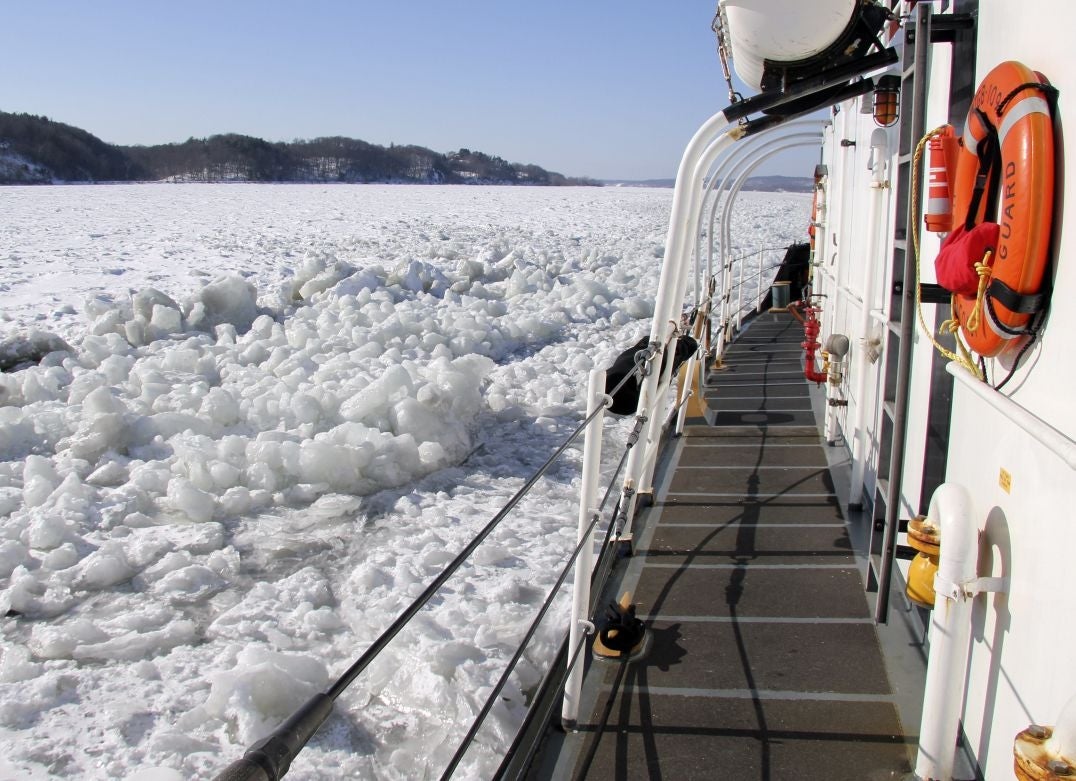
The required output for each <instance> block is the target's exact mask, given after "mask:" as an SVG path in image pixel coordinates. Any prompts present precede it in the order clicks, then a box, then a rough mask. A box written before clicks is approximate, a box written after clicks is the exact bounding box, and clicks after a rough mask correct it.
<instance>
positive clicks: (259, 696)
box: [204, 646, 329, 743]
mask: <svg viewBox="0 0 1076 781" xmlns="http://www.w3.org/2000/svg"><path fill="white" fill-rule="evenodd" d="M212 680H213V685H212V688H211V689H210V692H209V697H208V699H207V700H206V703H205V706H204V707H205V710H206V712H208V713H209V714H210V715H212V716H216V717H217V718H227V719H229V720H231V719H235V721H236V723H237V727H238V735H237V737H238V739H239V742H241V743H250V742H252V741H255V740H257V739H259V738H261V737H264V736H265V735H266V734H268V733H269V731H270V730H272V729H273V728H274V727H276V726H277V724H279V723H280V721H281V720H283V719H284V718H285V717H287V716H289V715H290V714H291V713H292V711H294V710H295V709H296V708H298V707H299V706H300V705H302V704H303V703H304V702H306V701H307V700H308V699H309V698H310V697H312V696H313V695H315V694H317V693H318V692H320V691H322V690H323V689H324V688H325V686H326V685H327V683H328V680H329V675H328V671H327V670H326V669H325V665H324V664H323V663H322V662H321V661H320V660H318V659H315V658H313V657H311V656H299V655H294V654H282V653H277V652H275V651H270V650H269V649H267V648H264V647H262V646H247V647H245V648H243V649H242V650H241V651H240V652H239V654H238V656H237V657H236V661H235V666H234V667H233V668H232V669H231V670H229V671H227V672H219V673H216V674H214V675H213V676H212Z"/></svg>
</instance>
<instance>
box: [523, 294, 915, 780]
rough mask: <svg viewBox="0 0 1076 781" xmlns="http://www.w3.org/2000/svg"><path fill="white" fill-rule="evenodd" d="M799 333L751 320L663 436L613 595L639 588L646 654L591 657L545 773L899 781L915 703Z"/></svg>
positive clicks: (788, 323) (782, 320)
mask: <svg viewBox="0 0 1076 781" xmlns="http://www.w3.org/2000/svg"><path fill="white" fill-rule="evenodd" d="M802 339H803V331H802V327H801V326H800V324H799V323H797V322H796V321H795V320H793V319H792V318H791V317H790V316H788V315H787V314H778V313H767V314H765V315H762V316H760V317H758V318H756V320H755V321H754V322H753V323H752V324H751V326H750V327H749V328H748V329H747V330H745V331H744V332H743V334H742V335H741V337H740V338H739V339H738V340H737V341H736V342H735V343H734V344H732V345H731V346H730V347H729V349H728V350H727V352H726V364H727V367H726V368H725V369H724V370H723V371H720V372H712V373H711V374H710V375H709V377H708V378H707V382H706V386H707V390H706V401H707V404H708V406H709V412H708V413H707V419H706V420H703V419H695V420H694V421H693V423H692V424H691V425H689V426H687V427H686V429H685V436H683V437H682V438H680V439H679V440H678V441H677V442H676V443H675V448H674V450H673V452H672V454H671V457H670V460H669V462H668V464H667V465H666V468H665V469H664V470H663V472H662V473H661V477H660V481H659V483H658V486H657V489H656V493H655V500H654V502H653V504H652V506H650V507H648V508H647V509H645V510H644V511H643V512H642V513H640V516H639V518H638V519H637V525H636V535H637V542H636V545H635V550H634V554H633V556H632V557H631V558H630V559H629V560H628V562H629V563H628V565H627V567H626V568H625V569H624V572H623V577H622V579H621V580H620V582H619V583H618V584H617V586H616V589H617V591H616V594H619V593H621V592H622V591H630V592H631V593H632V595H633V596H632V600H633V601H634V602H635V603H636V604H637V609H638V614H639V617H640V618H642V619H644V622H645V624H646V626H647V635H648V636H647V638H646V643H645V646H644V648H643V650H642V651H641V653H639V654H638V655H637V658H634V659H631V660H628V661H621V660H607V659H597V658H594V659H591V660H590V661H589V670H588V673H587V684H586V687H585V690H584V702H583V706H584V707H583V711H582V713H583V714H585V715H584V716H582V717H581V718H580V720H579V722H578V723H577V724H576V725H575V726H574V729H572V730H570V731H568V732H567V733H566V734H565V735H564V736H563V738H562V740H563V745H562V746H561V748H560V751H559V752H557V754H558V755H559V759H558V760H557V762H556V766H555V767H553V768H549V767H548V766H547V769H546V771H545V772H544V773H540V774H539V775H547V774H548V775H550V776H551V777H555V778H573V779H621V778H676V779H713V778H735V779H741V780H742V779H756V778H757V779H781V778H799V779H815V778H817V779H823V778H824V779H827V781H837V780H838V779H850V780H851V779H855V780H856V781H862V779H872V780H873V779H891V778H905V777H907V775H908V774H909V773H910V771H911V760H912V757H911V753H910V751H911V748H912V747H913V746H914V742H915V738H914V736H909V735H907V732H906V730H905V728H904V727H903V726H902V722H901V712H902V711H901V707H900V705H901V702H900V699H901V697H902V696H908V694H909V693H908V692H906V691H905V692H896V693H895V691H894V687H893V686H892V685H891V683H890V678H891V676H890V672H891V670H892V665H889V666H888V667H887V661H886V658H885V655H884V654H883V645H884V644H885V643H886V642H887V641H886V640H885V638H884V637H883V639H882V642H880V640H879V632H878V630H877V628H876V626H875V624H874V621H873V619H872V617H871V611H870V603H869V602H868V595H867V594H866V593H865V591H864V584H863V578H862V574H861V573H862V571H863V569H864V568H863V564H862V563H863V558H862V555H857V551H856V547H857V546H856V545H855V544H854V542H853V541H854V540H855V539H856V538H857V537H858V536H860V535H857V533H856V529H855V528H854V524H850V523H849V521H848V519H847V518H846V512H845V510H843V509H842V503H841V501H840V497H839V496H838V492H837V490H836V489H835V483H834V480H833V477H832V474H831V467H832V463H831V462H832V457H831V456H828V455H827V452H826V451H827V448H825V447H824V444H825V443H824V442H823V440H822V438H821V437H820V431H819V427H818V425H817V423H816V419H817V418H816V410H817V408H818V406H819V399H820V396H819V395H818V393H817V392H815V393H814V398H813V399H812V391H811V387H810V386H809V384H808V383H807V382H806V380H805V379H804V377H803V372H802V355H803V351H802V349H801V348H800V342H801V341H802ZM859 523H860V525H861V524H862V520H860V521H859ZM613 596H614V597H615V595H613ZM883 634H884V631H883ZM905 718H906V719H907V715H906V714H905Z"/></svg>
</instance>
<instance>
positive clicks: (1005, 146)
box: [953, 61, 1054, 358]
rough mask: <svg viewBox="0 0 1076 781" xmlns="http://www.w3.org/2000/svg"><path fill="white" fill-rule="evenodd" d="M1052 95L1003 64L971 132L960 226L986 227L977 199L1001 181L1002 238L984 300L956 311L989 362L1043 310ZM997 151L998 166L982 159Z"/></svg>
mask: <svg viewBox="0 0 1076 781" xmlns="http://www.w3.org/2000/svg"><path fill="white" fill-rule="evenodd" d="M1052 92H1053V89H1052V88H1051V87H1049V86H1048V84H1047V83H1046V79H1045V78H1044V77H1043V76H1042V75H1041V74H1039V73H1036V72H1035V71H1033V70H1031V69H1030V68H1028V67H1027V66H1026V65H1023V64H1022V63H1019V62H1014V61H1009V62H1003V63H1001V64H1000V65H998V66H997V67H995V68H994V69H993V70H992V71H990V73H989V74H987V76H986V78H985V79H983V81H982V83H981V84H980V85H979V89H978V90H977V91H976V93H975V97H974V98H973V99H972V103H971V108H970V109H969V110H968V118H967V121H966V122H965V125H964V137H963V138H962V139H961V144H960V153H959V159H958V161H957V170H956V177H955V187H954V192H953V218H954V223H955V224H960V221H961V220H965V224H966V226H967V227H968V228H969V229H970V228H971V227H973V226H975V225H978V224H980V223H982V222H983V220H984V219H985V215H986V213H987V210H988V208H989V207H990V205H991V204H989V203H988V201H989V196H987V197H978V196H976V195H975V189H976V183H977V180H978V186H979V189H980V193H982V191H983V184H984V180H990V179H991V178H992V177H994V181H995V182H997V186H996V189H997V190H998V198H997V222H998V223H999V224H1000V231H999V236H998V246H997V248H996V251H995V252H994V253H993V256H992V258H990V259H989V260H988V261H987V264H986V265H988V266H989V271H986V270H985V269H984V272H985V273H986V274H988V276H989V279H988V280H984V284H983V285H982V286H981V287H980V294H979V295H978V296H975V295H971V296H969V295H964V294H960V293H956V294H954V295H953V305H954V309H955V311H956V315H957V318H958V320H959V321H960V326H961V331H962V332H963V334H964V338H965V339H966V340H967V342H968V346H969V347H970V348H971V349H972V350H974V351H975V352H977V353H978V354H979V355H982V356H984V357H988V358H989V357H992V356H995V355H998V354H1000V353H1002V352H1004V351H1005V350H1007V349H1009V348H1011V347H1013V346H1015V344H1016V343H1017V342H1018V341H1019V337H1021V336H1023V334H1024V332H1025V330H1026V327H1027V324H1028V321H1029V320H1030V319H1031V317H1032V314H1033V313H1034V312H1035V311H1037V308H1041V306H1042V302H1041V301H1040V300H1038V298H1037V295H1038V294H1039V293H1040V289H1041V286H1042V278H1043V274H1044V272H1045V270H1046V263H1047V260H1048V256H1049V251H1050V230H1051V223H1052V217H1053V208H1054V131H1053V118H1052V116H1051V102H1050V100H1049V99H1048V98H1049V97H1050V94H1051V93H1052ZM995 143H996V145H997V153H996V154H994V158H995V159H994V160H993V161H991V160H989V159H986V157H987V156H986V155H985V154H981V153H983V152H984V150H983V147H984V145H987V144H995ZM981 161H982V162H981ZM998 166H1000V170H997V168H998ZM988 189H995V188H988ZM972 210H974V214H971V213H970V212H971V211H972ZM980 298H981V299H982V300H981V301H979V300H978V299H980ZM976 310H979V311H978V312H977V311H976Z"/></svg>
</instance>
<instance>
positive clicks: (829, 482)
mask: <svg viewBox="0 0 1076 781" xmlns="http://www.w3.org/2000/svg"><path fill="white" fill-rule="evenodd" d="M668 491H669V493H670V494H682V493H690V494H703V493H716V494H727V493H737V494H741V495H742V496H743V497H744V498H750V497H751V496H767V495H769V494H790V495H795V494H829V493H833V491H834V487H833V479H832V478H831V477H830V474H829V470H828V469H827V468H826V467H824V466H806V467H796V466H783V467H777V468H772V469H756V468H755V467H753V466H747V467H730V468H728V469H679V470H677V472H676V474H675V476H674V477H673V479H672V481H671V482H670V483H669V487H668Z"/></svg>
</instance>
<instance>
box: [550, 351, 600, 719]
mask: <svg viewBox="0 0 1076 781" xmlns="http://www.w3.org/2000/svg"><path fill="white" fill-rule="evenodd" d="M607 399H608V397H607V396H606V395H605V371H604V370H603V369H594V370H592V371H591V372H590V380H589V382H588V383H587V417H590V416H591V415H594V417H593V419H591V421H590V423H588V424H587V430H586V433H585V434H584V435H583V480H582V484H581V486H580V489H579V527H578V535H577V537H576V541H577V542H582V541H583V537H584V535H587V534H590V531H589V530H590V529H592V528H593V527H592V524H591V521H592V520H593V519H594V516H595V515H596V514H597V509H596V507H597V500H598V480H599V478H600V474H599V471H600V468H601V458H602V422H603V420H604V418H605V415H604V414H601V413H599V414H597V415H595V414H594V413H595V412H597V410H598V408H599V407H604V406H606V400H607ZM593 571H594V546H593V545H592V544H590V545H584V546H583V548H582V550H580V551H579V557H578V558H577V559H576V562H575V585H574V589H573V591H572V617H571V623H570V624H569V625H568V647H569V648H575V647H576V646H578V645H579V642H580V639H581V637H582V636H583V635H585V634H586V629H585V625H584V622H585V621H587V620H588V616H589V613H590V576H591V573H592V572H593ZM582 689H583V665H582V664H581V663H576V664H575V665H573V666H572V669H571V672H569V673H568V680H566V681H565V682H564V704H563V706H562V707H561V719H562V720H563V721H564V723H565V724H574V723H575V721H576V719H577V718H578V716H579V696H580V693H581V692H582Z"/></svg>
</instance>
